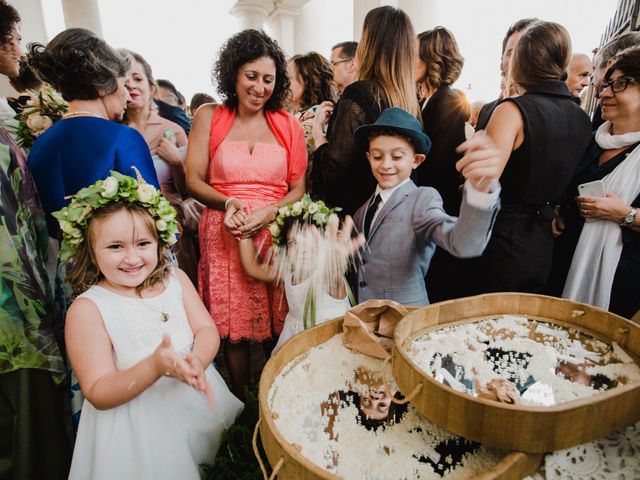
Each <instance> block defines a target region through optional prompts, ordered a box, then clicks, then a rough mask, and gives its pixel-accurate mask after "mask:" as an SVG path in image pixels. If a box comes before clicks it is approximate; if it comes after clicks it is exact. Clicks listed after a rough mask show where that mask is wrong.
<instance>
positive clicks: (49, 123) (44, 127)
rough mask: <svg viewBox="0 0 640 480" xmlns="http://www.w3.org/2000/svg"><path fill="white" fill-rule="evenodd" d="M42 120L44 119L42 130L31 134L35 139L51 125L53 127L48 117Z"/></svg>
mask: <svg viewBox="0 0 640 480" xmlns="http://www.w3.org/2000/svg"><path fill="white" fill-rule="evenodd" d="M43 118H44V125H43V126H42V130H40V131H39V132H34V133H33V135H34V136H36V137H38V136H40V135H41V134H43V133H44V132H45V131H46V130H47V129H48V128H49V127H50V126H51V125H53V120H51V119H50V118H49V117H43Z"/></svg>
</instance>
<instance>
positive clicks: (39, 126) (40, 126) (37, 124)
mask: <svg viewBox="0 0 640 480" xmlns="http://www.w3.org/2000/svg"><path fill="white" fill-rule="evenodd" d="M44 125H45V117H43V116H42V115H40V114H39V113H34V114H32V115H29V117H27V127H28V128H29V130H30V131H31V133H33V134H36V133H38V132H41V131H42V130H44V128H45V126H44Z"/></svg>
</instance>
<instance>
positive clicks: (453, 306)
mask: <svg viewBox="0 0 640 480" xmlns="http://www.w3.org/2000/svg"><path fill="white" fill-rule="evenodd" d="M498 314H513V315H522V316H526V317H528V318H534V319H538V320H543V321H547V322H550V323H554V324H558V325H562V326H565V327H571V328H575V329H577V330H579V331H582V332H585V333H588V334H591V335H593V336H595V337H596V338H599V339H600V340H604V341H605V342H607V343H611V342H612V341H615V342H617V343H618V345H620V347H622V348H623V349H624V350H625V351H626V352H627V353H628V354H629V355H630V356H631V357H632V358H633V359H634V361H636V362H637V360H638V358H640V326H638V325H637V324H635V323H632V322H630V321H628V320H626V319H624V318H622V317H619V316H617V315H614V314H612V313H609V312H607V311H604V310H601V309H599V308H596V307H592V306H589V305H585V304H582V303H577V302H573V301H570V300H564V299H559V298H554V297H547V296H543V295H530V294H521V293H497V294H488V295H480V296H476V297H469V298H462V299H458V300H451V301H446V302H441V303H437V304H434V305H430V306H427V307H424V308H421V309H419V310H416V311H414V312H412V313H410V314H409V315H407V316H406V317H404V318H403V319H402V320H401V321H400V322H399V323H398V325H397V326H396V329H395V332H394V352H393V360H392V368H393V375H394V377H395V379H396V382H397V384H398V387H399V388H400V390H401V391H402V392H405V394H406V392H411V391H413V390H414V389H416V388H417V385H419V384H422V388H421V389H420V391H419V392H418V393H417V394H416V396H415V397H414V398H413V399H412V403H413V405H414V406H415V408H416V409H417V410H418V411H419V412H421V413H422V414H423V415H424V416H425V417H427V418H428V419H429V420H431V421H432V422H433V423H435V424H436V425H439V426H441V427H442V428H444V429H446V430H449V431H450V432H453V433H456V434H458V435H461V436H463V437H466V438H469V439H472V440H475V441H477V442H480V443H482V444H484V445H487V446H491V447H496V448H500V449H504V450H519V451H523V452H549V451H553V450H561V449H564V448H569V447H573V446H575V445H579V444H582V443H585V442H589V441H592V440H596V439H598V438H601V437H603V436H605V435H608V434H610V433H612V432H616V431H618V430H620V429H622V428H624V427H626V426H627V425H630V424H632V423H635V422H637V421H638V420H640V383H630V384H626V385H621V386H618V387H615V388H612V389H610V390H607V391H605V392H602V393H598V394H596V395H593V396H592V397H588V398H583V399H579V400H573V401H571V402H566V403H562V404H559V405H555V406H552V407H537V406H536V407H531V406H522V405H512V404H505V403H499V402H495V401H491V400H485V399H480V398H474V397H472V396H471V395H468V394H465V393H460V392H457V391H455V390H453V389H452V388H450V387H449V386H447V385H443V384H442V383H440V382H438V381H436V380H435V379H434V378H433V377H431V376H430V375H428V374H427V373H425V372H423V371H422V370H421V369H420V368H419V367H418V366H417V365H416V364H415V363H414V362H413V361H412V359H411V356H410V355H409V354H408V348H409V346H410V345H411V342H412V341H413V339H415V338H416V337H418V336H420V335H421V334H423V333H425V332H427V331H430V330H435V329H437V328H439V327H442V326H452V325H454V324H456V323H458V324H459V323H467V322H469V321H473V320H478V319H481V318H491V317H492V316H495V315H498ZM418 388H419V387H418Z"/></svg>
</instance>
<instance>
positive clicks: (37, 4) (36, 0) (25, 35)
mask: <svg viewBox="0 0 640 480" xmlns="http://www.w3.org/2000/svg"><path fill="white" fill-rule="evenodd" d="M10 3H11V4H12V5H13V6H14V8H15V9H16V10H17V11H18V13H19V14H20V25H21V27H22V41H23V45H25V46H26V45H27V44H28V43H31V42H38V43H42V44H46V43H47V29H46V26H45V23H44V12H43V11H42V2H41V0H11V2H10Z"/></svg>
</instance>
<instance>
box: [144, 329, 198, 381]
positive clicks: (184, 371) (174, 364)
mask: <svg viewBox="0 0 640 480" xmlns="http://www.w3.org/2000/svg"><path fill="white" fill-rule="evenodd" d="M152 355H153V360H154V364H155V366H156V371H157V372H158V376H159V377H161V376H166V377H175V378H177V379H178V380H180V381H181V382H184V383H186V384H188V385H190V382H193V381H194V377H195V375H196V373H197V372H196V371H195V370H194V369H193V367H192V366H191V365H190V364H189V362H187V361H186V360H185V358H184V357H183V356H182V355H180V354H179V353H178V352H176V351H175V350H174V349H173V347H172V346H171V338H170V337H169V335H167V334H165V335H163V336H162V342H160V345H158V348H156V350H155V351H154V352H153V354H152Z"/></svg>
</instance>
